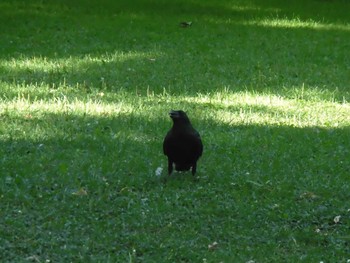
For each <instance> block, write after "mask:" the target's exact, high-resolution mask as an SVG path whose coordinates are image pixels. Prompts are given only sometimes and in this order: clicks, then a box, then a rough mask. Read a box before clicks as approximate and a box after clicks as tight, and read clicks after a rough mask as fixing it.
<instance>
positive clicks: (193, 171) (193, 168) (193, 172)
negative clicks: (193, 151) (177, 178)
mask: <svg viewBox="0 0 350 263" xmlns="http://www.w3.org/2000/svg"><path fill="white" fill-rule="evenodd" d="M196 171H197V163H194V164H193V166H192V175H193V176H194V175H195V174H196Z"/></svg>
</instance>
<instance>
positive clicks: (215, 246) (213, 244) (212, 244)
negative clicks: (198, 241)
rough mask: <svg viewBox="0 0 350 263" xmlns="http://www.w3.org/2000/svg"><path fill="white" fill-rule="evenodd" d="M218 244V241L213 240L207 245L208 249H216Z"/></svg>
mask: <svg viewBox="0 0 350 263" xmlns="http://www.w3.org/2000/svg"><path fill="white" fill-rule="evenodd" d="M218 245H219V243H218V242H216V241H215V242H213V243H211V244H209V245H208V249H209V250H214V249H216V248H217V247H218Z"/></svg>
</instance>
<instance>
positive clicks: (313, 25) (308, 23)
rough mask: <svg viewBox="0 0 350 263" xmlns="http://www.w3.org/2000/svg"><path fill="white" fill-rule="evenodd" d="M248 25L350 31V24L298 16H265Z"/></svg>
mask: <svg viewBox="0 0 350 263" xmlns="http://www.w3.org/2000/svg"><path fill="white" fill-rule="evenodd" d="M246 24H247V25H257V26H263V27H277V28H306V29H316V30H342V31H350V24H330V23H324V22H322V21H315V20H312V19H309V20H302V19H300V18H298V17H296V18H292V19H291V18H287V17H286V18H279V17H271V18H265V19H261V20H257V21H249V22H247V23H246Z"/></svg>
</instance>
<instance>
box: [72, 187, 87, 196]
mask: <svg viewBox="0 0 350 263" xmlns="http://www.w3.org/2000/svg"><path fill="white" fill-rule="evenodd" d="M87 194H88V193H87V191H86V190H85V189H84V188H80V189H79V190H78V191H76V192H74V193H73V195H79V196H83V195H87Z"/></svg>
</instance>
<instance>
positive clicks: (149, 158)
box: [0, 104, 350, 258]
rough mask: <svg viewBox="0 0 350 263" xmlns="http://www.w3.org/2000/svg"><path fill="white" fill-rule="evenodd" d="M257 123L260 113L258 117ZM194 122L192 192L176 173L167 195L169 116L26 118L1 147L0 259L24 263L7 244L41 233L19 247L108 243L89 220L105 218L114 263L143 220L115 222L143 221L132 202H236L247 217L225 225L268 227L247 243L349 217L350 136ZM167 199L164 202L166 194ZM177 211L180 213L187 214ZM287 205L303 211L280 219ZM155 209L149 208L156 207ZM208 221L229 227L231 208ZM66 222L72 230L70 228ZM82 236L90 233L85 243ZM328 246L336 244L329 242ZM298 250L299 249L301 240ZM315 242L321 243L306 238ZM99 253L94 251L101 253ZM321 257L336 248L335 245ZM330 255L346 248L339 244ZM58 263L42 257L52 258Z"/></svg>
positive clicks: (21, 253) (347, 131)
mask: <svg viewBox="0 0 350 263" xmlns="http://www.w3.org/2000/svg"><path fill="white" fill-rule="evenodd" d="M190 106H191V105H188V107H190ZM194 106H195V105H194V104H192V107H194ZM261 111H262V112H264V109H261ZM192 122H193V123H194V125H195V127H196V128H197V129H198V130H199V132H200V133H201V135H202V139H203V142H204V154H203V156H202V158H201V159H200V160H199V162H198V176H199V177H200V180H199V181H198V182H195V183H193V184H192V183H190V182H191V178H192V175H191V173H184V174H178V173H174V174H173V175H172V176H173V178H172V179H171V180H168V182H167V184H166V186H164V184H163V181H162V179H163V178H164V177H165V176H166V175H165V174H163V175H162V177H161V178H158V177H157V176H156V175H155V170H156V169H157V168H158V167H160V166H163V167H165V165H166V158H165V156H164V155H163V153H162V140H163V136H164V135H165V133H166V131H167V130H168V129H169V127H170V125H171V123H170V120H168V121H165V116H164V118H162V117H153V118H150V116H146V115H136V114H135V115H132V114H129V115H128V114H119V115H117V116H103V115H102V116H90V115H84V114H76V113H74V112H69V113H67V114H51V113H46V114H44V115H40V116H39V115H35V112H33V116H31V117H30V116H18V117H17V118H16V126H17V129H13V127H9V129H11V132H7V133H5V134H3V135H2V136H1V137H0V144H1V148H0V156H1V158H0V164H1V165H0V174H1V175H2V176H1V177H0V192H1V199H2V202H1V204H2V206H3V207H6V208H5V211H6V212H7V213H6V217H2V218H1V221H2V222H3V224H2V225H3V226H6V227H7V230H6V231H4V232H5V233H6V234H7V236H5V239H6V238H8V240H7V241H6V242H7V243H6V246H8V247H9V248H10V249H8V250H7V251H6V255H7V256H9V254H8V253H10V252H9V251H11V252H12V253H13V251H16V252H17V253H16V256H18V257H22V258H23V257H26V256H28V255H27V254H26V253H27V251H26V250H19V249H17V248H18V246H13V245H12V244H13V243H14V241H15V240H16V239H18V240H17V245H18V244H20V245H23V242H25V241H22V240H27V237H28V235H30V234H31V233H33V232H35V233H36V231H37V229H40V231H39V233H40V235H41V234H42V235H45V237H46V238H45V239H43V240H39V238H40V237H41V236H38V234H36V235H35V237H34V238H33V237H31V238H32V239H34V240H35V241H36V242H31V243H30V244H29V245H28V244H26V246H25V248H26V249H31V250H33V249H38V250H39V249H40V246H41V245H45V244H47V243H46V242H47V240H48V241H51V242H52V243H50V246H51V251H50V252H47V253H48V254H50V253H57V252H56V251H55V250H56V249H58V250H59V248H60V245H61V244H62V242H64V243H65V242H67V239H68V240H71V239H72V238H73V237H72V236H70V235H69V234H67V232H69V233H70V232H71V231H76V232H74V240H75V239H76V237H82V238H79V239H78V241H75V244H78V245H81V244H82V242H83V241H80V240H83V237H84V238H85V237H90V238H91V235H92V236H95V235H96V234H98V235H100V234H101V231H107V229H106V227H107V226H108V227H109V226H110V225H108V224H107V225H105V224H102V226H101V225H99V226H96V218H101V217H104V218H105V217H107V218H108V220H110V218H113V220H112V221H111V222H113V223H111V227H112V226H113V228H112V231H110V232H113V234H111V233H110V232H107V235H108V236H109V235H112V236H113V240H114V234H115V231H119V232H118V233H120V235H126V236H122V237H119V239H118V240H117V241H114V243H112V244H110V243H108V244H105V245H106V246H104V250H103V251H106V253H111V251H113V253H114V251H115V249H116V248H115V247H116V243H117V245H118V247H121V246H127V247H129V246H132V244H130V237H129V236H128V235H127V234H128V233H130V232H134V231H139V229H140V227H141V225H140V222H139V220H138V219H134V220H130V221H128V227H127V228H125V227H124V228H123V227H122V226H121V222H120V221H115V220H114V219H115V217H118V218H120V217H122V219H125V220H127V219H128V218H129V217H135V216H139V213H140V214H141V211H143V210H142V207H138V205H137V204H138V202H140V204H142V202H151V203H152V202H157V200H158V201H159V200H162V198H163V195H164V198H165V196H166V195H167V194H171V196H172V197H174V196H175V193H176V192H178V191H182V194H184V195H190V192H191V191H193V189H196V191H197V192H201V194H200V196H199V197H198V198H207V199H208V201H210V202H214V203H215V201H214V200H213V199H214V198H215V197H216V195H218V194H220V195H222V196H221V197H220V199H221V198H225V199H227V200H232V202H234V203H235V204H234V208H235V209H238V210H237V211H240V210H239V209H240V208H242V207H247V208H245V209H246V210H245V209H243V210H242V213H243V214H240V213H238V214H236V213H235V215H232V217H234V218H235V220H243V219H242V218H244V219H245V220H248V221H249V222H252V220H251V219H250V218H248V217H244V216H245V213H249V214H250V215H253V217H254V218H255V216H261V214H263V215H264V218H268V219H270V220H269V221H268V222H265V220H262V221H261V225H258V226H256V225H254V229H253V230H254V231H252V232H254V233H255V230H256V229H255V228H258V227H262V228H264V229H265V230H268V229H270V227H267V226H266V225H264V224H267V223H268V224H272V223H273V224H275V225H280V226H281V227H285V228H287V230H288V231H291V230H290V229H289V228H292V227H300V225H301V224H302V223H305V224H307V225H310V224H311V222H310V218H311V219H312V220H318V221H317V224H321V223H322V224H324V222H325V217H329V216H330V215H333V214H337V215H338V214H339V213H340V212H341V211H347V209H348V207H347V201H348V200H349V186H348V185H347V184H345V183H344V182H347V180H348V172H349V167H350V159H349V158H348V157H349V145H350V127H345V128H341V129H334V128H331V129H326V128H322V127H306V128H295V127H290V126H269V125H254V124H252V125H228V124H224V123H220V122H218V121H215V120H213V119H212V118H210V116H201V118H195V117H194V116H193V118H192ZM6 124H11V123H6ZM164 170H166V169H164ZM164 188H166V189H167V190H166V191H163V189H164ZM158 191H161V194H160V196H157V198H155V199H156V200H153V199H152V197H154V196H155V193H156V192H158ZM271 193H273V194H271ZM157 194H158V193H157ZM171 196H170V197H171ZM190 196H191V195H190ZM223 196H224V197H223ZM313 196H318V197H319V198H320V200H313ZM192 197H193V196H192ZM194 197H195V196H194ZM168 198H169V196H168ZM300 198H301V200H300ZM182 201H183V202H180V204H181V205H186V204H187V202H185V201H184V200H182ZM133 202H134V203H133ZM136 202H137V203H136ZM192 202H195V201H192ZM292 202H298V204H299V205H300V206H301V207H300V211H299V209H298V211H295V210H293V209H294V208H295V206H294V205H293V209H290V208H289V207H288V204H291V203H292ZM308 202H314V203H315V204H316V205H315V206H317V207H316V208H315V209H318V208H319V207H320V208H319V209H320V211H318V210H317V211H314V210H312V209H313V208H311V207H314V206H312V205H307V206H306V205H305V203H308ZM132 204H136V205H137V206H136V207H135V206H132ZM162 205H166V204H164V203H163V204H162ZM181 205H180V207H176V209H175V208H171V207H170V208H169V207H168V208H167V209H175V211H178V209H182V208H183V207H182V206H181ZM271 205H276V208H274V207H273V209H270V206H271ZM277 205H279V207H277ZM304 206H306V207H305V208H304ZM48 207H49V209H48ZM62 207H63V208H62ZM151 207H152V208H154V207H157V204H153V205H152V206H151ZM62 209H68V212H67V211H64V212H62V211H61V210H62ZM205 209H206V208H205V207H203V204H201V207H200V208H199V210H197V207H192V208H191V213H192V211H194V213H198V217H199V218H203V219H204V217H205V211H207V210H205ZM210 209H211V210H209V211H210V214H211V217H210V218H211V219H213V220H216V219H218V218H220V219H222V220H226V216H227V214H225V213H223V214H222V213H220V212H222V211H226V210H227V207H219V206H218V207H215V206H214V208H213V207H211V208H210ZM304 209H309V210H310V211H309V210H307V212H308V213H310V214H311V215H310V214H307V215H305V211H304ZM321 209H322V210H321ZM17 211H20V212H17ZM157 211H158V210H157ZM166 211H168V210H166ZM168 212H169V211H168ZM207 212H208V211H207ZM16 213H17V214H16ZM158 213H159V211H158ZM191 213H190V214H191ZM202 213H204V215H202ZM212 213H214V214H212ZM170 214H171V213H170ZM230 214H231V212H230ZM183 215H184V216H187V215H189V212H188V211H187V210H186V211H185V212H184V213H183ZM158 216H159V215H158ZM66 217H68V218H66ZM165 217H166V216H165ZM91 218H93V219H91ZM137 218H138V217H137ZM142 218H143V217H142V215H140V219H142ZM344 218H345V216H344ZM231 219H232V218H231ZM101 220H102V219H101ZM135 220H136V221H137V223H135ZM143 220H145V221H146V223H147V224H146V225H145V226H143V227H142V231H143V232H145V233H147V234H149V235H153V234H154V233H153V232H149V231H152V229H153V227H154V224H155V223H154V222H153V221H150V220H151V219H150V217H147V218H143ZM159 220H165V221H166V219H159V218H157V224H156V225H157V226H158V225H159ZM254 220H256V219H254ZM254 220H253V222H256V221H254ZM12 221H15V222H20V223H27V224H29V223H31V224H35V226H36V227H35V228H34V230H33V229H32V228H29V227H28V228H26V229H28V232H27V231H19V232H18V231H17V230H18V229H23V228H22V224H12V223H11V222H12ZM219 221H220V220H219ZM62 222H66V223H67V225H66V224H62ZM71 222H73V223H74V224H75V225H73V227H72V226H71V225H70V224H73V223H71ZM102 222H105V221H102ZM116 222H117V223H116ZM204 222H205V221H204ZM313 222H314V221H312V223H313ZM10 223H11V225H9V226H8V224H10ZM162 223H164V222H163V221H162ZM209 223H210V222H209ZM209 223H206V224H209ZM57 225H58V226H57ZM86 228H88V229H89V231H88V232H85V230H86ZM245 228H247V225H245ZM108 229H109V228H108ZM229 229H230V230H231V229H232V231H233V230H234V229H233V228H231V227H230V228H229ZM347 229H348V224H347V222H346V221H345V220H343V221H342V224H338V225H337V230H336V231H338V232H339V233H343V234H344V233H347V232H346V231H347ZM91 231H92V232H91ZM250 231H251V229H245V231H243V232H244V233H246V234H248V235H251V236H252V237H255V235H256V234H253V233H252V232H250ZM293 231H294V232H293V233H296V234H300V233H305V232H306V233H308V232H307V230H304V229H303V230H298V231H297V230H293ZM322 231H323V230H322ZM332 231H334V230H332ZM12 232H16V233H17V234H16V238H13V236H12V235H9V234H8V233H10V234H11V233H12ZM233 232H234V233H233V234H235V233H236V232H235V231H233ZM338 232H337V233H338ZM48 233H49V234H48ZM62 233H63V234H64V235H67V236H65V239H64V241H61V239H59V238H58V237H61V235H62ZM258 233H259V232H258ZM46 234H47V235H46ZM233 234H231V235H233ZM222 235H225V238H227V233H219V236H220V237H221V236H222ZM229 237H230V236H229ZM278 238H279V239H281V240H282V241H283V240H285V238H282V237H281V238H280V237H278ZM331 238H334V233H332V235H331V236H330V239H331ZM300 240H301V241H299V242H303V241H304V240H305V239H302V238H301V239H300ZM312 240H318V239H317V237H313V238H312ZM104 242H105V241H102V240H97V244H100V245H101V244H104ZM254 242H255V241H254ZM256 242H259V241H256ZM327 246H329V247H333V243H332V242H330V243H329V244H327ZM337 246H338V247H339V246H345V244H344V242H343V243H337ZM38 247H39V248H38ZM94 247H95V246H94ZM68 249H70V247H69V248H68ZM145 253H146V252H145ZM10 256H13V255H11V254H10ZM55 256H57V255H50V258H55Z"/></svg>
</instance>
